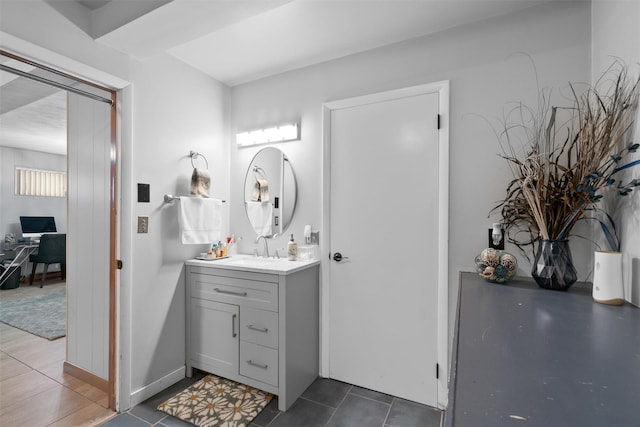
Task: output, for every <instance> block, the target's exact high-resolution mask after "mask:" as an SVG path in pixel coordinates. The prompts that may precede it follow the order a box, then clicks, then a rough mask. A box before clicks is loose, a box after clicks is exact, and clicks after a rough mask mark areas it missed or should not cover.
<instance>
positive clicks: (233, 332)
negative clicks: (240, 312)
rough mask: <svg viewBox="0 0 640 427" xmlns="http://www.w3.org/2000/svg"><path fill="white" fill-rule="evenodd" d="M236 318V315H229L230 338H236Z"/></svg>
mask: <svg viewBox="0 0 640 427" xmlns="http://www.w3.org/2000/svg"><path fill="white" fill-rule="evenodd" d="M236 317H238V316H237V315H236V314H232V315H231V336H232V337H233V338H235V337H237V336H238V334H237V333H236Z"/></svg>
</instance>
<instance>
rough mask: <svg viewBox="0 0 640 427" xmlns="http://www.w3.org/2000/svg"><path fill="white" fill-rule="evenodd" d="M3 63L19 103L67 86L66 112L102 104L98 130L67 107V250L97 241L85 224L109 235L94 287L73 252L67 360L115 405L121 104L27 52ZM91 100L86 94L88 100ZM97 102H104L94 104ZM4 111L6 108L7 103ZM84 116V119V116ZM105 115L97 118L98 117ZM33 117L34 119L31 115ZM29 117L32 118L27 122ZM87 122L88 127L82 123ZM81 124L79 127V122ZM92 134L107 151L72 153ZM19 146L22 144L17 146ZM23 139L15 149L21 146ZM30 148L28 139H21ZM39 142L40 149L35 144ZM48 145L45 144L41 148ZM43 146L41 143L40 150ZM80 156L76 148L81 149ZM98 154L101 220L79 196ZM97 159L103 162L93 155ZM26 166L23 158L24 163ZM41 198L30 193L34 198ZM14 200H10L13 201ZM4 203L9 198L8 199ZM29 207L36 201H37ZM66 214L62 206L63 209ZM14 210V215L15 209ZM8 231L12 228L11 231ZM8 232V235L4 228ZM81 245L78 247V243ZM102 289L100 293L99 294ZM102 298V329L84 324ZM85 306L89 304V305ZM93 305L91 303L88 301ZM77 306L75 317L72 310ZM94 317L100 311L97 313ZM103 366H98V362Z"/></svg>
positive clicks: (5, 56) (70, 369)
mask: <svg viewBox="0 0 640 427" xmlns="http://www.w3.org/2000/svg"><path fill="white" fill-rule="evenodd" d="M0 70H1V72H2V82H1V83H2V87H3V88H4V89H8V88H12V89H13V90H14V93H17V94H21V95H23V96H24V97H23V99H22V100H18V99H15V100H12V101H13V104H14V105H19V104H22V105H27V104H32V103H34V102H35V101H38V100H41V99H48V98H49V97H51V96H53V97H54V98H55V97H58V98H57V101H59V100H60V99H59V98H60V95H59V93H60V91H64V92H63V93H66V94H67V96H66V97H64V96H63V98H64V100H63V102H64V108H65V112H66V111H67V109H68V108H69V109H72V108H74V105H76V107H75V108H76V109H78V108H83V107H78V106H77V105H80V106H82V105H87V104H86V102H89V103H90V105H91V106H92V107H91V108H95V109H96V110H99V113H97V114H94V120H96V119H95V117H98V119H97V120H98V121H99V122H100V123H99V122H98V121H94V122H93V123H94V125H95V126H96V127H98V128H100V131H99V133H100V136H99V137H96V136H95V134H93V133H92V134H91V135H88V134H87V132H86V128H87V127H86V126H84V119H82V120H81V119H78V117H79V116H78V115H77V113H74V112H71V113H68V114H67V124H66V127H67V134H66V139H67V141H68V144H67V147H65V149H64V156H66V157H67V162H66V163H67V169H68V170H67V182H68V186H67V188H68V189H69V192H68V194H67V197H66V200H67V205H68V207H67V209H66V211H65V212H64V214H63V215H64V217H65V223H66V228H65V231H66V234H67V254H68V255H69V254H74V253H79V252H80V251H82V248H85V250H86V247H89V248H93V245H92V244H91V242H89V241H88V239H87V237H86V231H87V230H91V234H92V236H94V240H96V241H103V242H106V243H105V248H104V258H103V259H102V260H98V258H99V256H100V254H97V255H96V257H95V258H96V262H102V263H103V264H104V265H103V268H97V269H96V268H93V267H90V268H89V270H91V271H100V272H101V274H99V275H98V277H92V280H91V282H92V283H97V285H96V288H95V289H91V293H90V294H87V291H86V289H85V288H82V287H81V286H85V287H86V286H87V285H86V283H80V282H81V281H84V282H86V277H87V273H86V272H84V273H83V270H86V269H87V267H86V265H85V264H86V263H85V261H84V260H83V262H82V265H80V264H81V263H80V262H75V263H74V259H73V257H69V256H67V258H69V259H67V272H66V273H67V274H66V276H67V278H66V280H67V284H66V290H67V338H66V339H67V342H66V344H67V348H66V361H65V363H64V371H65V372H67V373H70V374H71V375H73V376H76V377H78V378H80V379H81V380H83V381H84V382H86V383H89V384H91V385H93V386H96V387H97V388H99V389H101V390H103V391H105V392H106V393H107V395H108V407H109V408H111V409H115V408H116V395H115V386H116V340H115V337H116V310H117V300H116V280H117V277H116V270H117V260H116V253H117V252H116V251H117V222H116V221H117V216H116V214H117V199H116V197H117V186H116V184H117V158H116V153H117V146H116V141H117V134H116V133H117V112H116V108H115V105H116V91H115V90H113V89H111V88H108V87H105V86H102V85H99V84H96V83H94V82H90V81H87V80H84V79H81V78H79V77H77V76H73V75H71V74H68V73H65V72H61V71H59V70H56V69H53V68H51V67H47V66H45V65H42V64H39V63H37V62H35V61H32V60H29V59H26V58H23V57H21V56H19V55H16V54H13V53H11V52H8V51H5V50H0ZM4 99H10V98H6V97H4V96H3V107H4V106H7V108H9V107H8V105H9V104H8V103H6V102H4ZM83 100H86V101H83ZM96 106H99V107H96ZM3 112H4V111H3ZM81 122H82V123H81ZM98 123H99V125H98ZM32 124H33V123H32ZM28 126H29V124H27V127H28ZM83 127H84V129H82V128H83ZM79 129H80V130H79ZM89 139H92V140H93V141H92V142H91V143H93V144H97V145H99V146H102V148H103V150H102V154H101V155H100V156H98V157H94V158H90V159H87V158H85V159H84V160H82V159H81V160H82V161H78V159H76V160H72V161H70V159H71V157H70V156H73V155H74V154H73V153H74V152H77V151H78V147H79V146H80V145H81V144H85V141H88V140H89ZM14 148H16V147H14ZM20 148H21V147H20V145H19V144H18V145H17V149H20ZM22 148H24V146H23V147H22ZM32 150H34V149H32ZM43 150H44V149H43V148H41V149H40V151H43ZM36 151H38V150H36ZM75 155H76V156H77V154H75ZM85 161H86V162H89V163H91V162H100V163H101V164H102V166H103V169H104V170H105V171H106V172H105V173H104V174H103V175H104V179H103V181H104V190H105V191H104V192H103V200H100V201H95V200H94V201H93V202H92V204H93V206H94V207H93V209H100V210H102V211H103V212H102V213H103V214H104V218H106V220H105V221H103V222H102V223H100V224H97V223H95V221H94V220H93V216H92V215H80V213H79V212H78V211H80V210H82V211H84V210H85V206H83V205H82V203H83V202H82V199H83V197H78V190H77V189H78V182H79V181H80V180H81V179H82V177H80V176H79V172H78V171H79V169H78V165H81V164H82V163H83V162H85ZM95 164H97V163H95ZM22 166H24V165H22ZM36 203H37V202H35V203H34V202H33V201H32V203H31V204H32V205H33V204H36ZM7 205H8V204H7ZM3 206H5V200H3ZM30 208H32V209H36V208H34V207H33V206H31V207H30ZM61 215H62V214H61ZM14 216H15V215H14ZM10 220H11V218H5V217H4V216H0V226H2V227H4V228H5V229H7V227H10V226H9V225H8V224H10V223H13V222H11V221H10ZM5 233H6V232H5ZM5 233H3V235H4V234H5ZM74 248H75V249H74ZM100 296H104V298H102V300H101V301H100V299H99V297H100ZM96 301H98V304H100V306H101V307H103V309H102V310H98V313H100V314H102V317H103V318H102V319H99V320H98V321H94V322H91V323H93V324H97V325H99V326H98V327H99V328H101V330H99V331H96V330H86V328H85V327H84V326H82V324H83V323H84V321H85V320H86V319H85V318H83V316H85V317H86V316H92V315H93V316H95V314H94V313H95V312H96V310H95V307H94V306H92V304H96ZM83 307H85V308H83ZM86 307H88V310H87V309H86ZM70 314H73V318H70V317H69V316H70ZM94 320H95V319H94ZM88 335H91V336H94V335H95V336H98V338H97V339H98V340H100V341H101V343H96V342H95V341H89V342H87V341H86V340H85V339H84V337H85V336H88ZM87 345H88V346H91V347H92V348H91V349H88V351H86V352H83V346H87ZM96 348H98V349H101V350H102V352H103V354H102V355H100V356H99V357H100V358H101V359H102V361H98V362H97V363H96V362H94V361H93V360H90V359H88V358H87V357H84V356H83V353H91V352H95V349H96ZM101 364H102V365H103V366H100V365H101Z"/></svg>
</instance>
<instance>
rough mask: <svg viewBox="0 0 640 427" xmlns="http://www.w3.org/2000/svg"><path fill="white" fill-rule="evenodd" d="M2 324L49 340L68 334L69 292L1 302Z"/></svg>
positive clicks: (62, 290)
mask: <svg viewBox="0 0 640 427" xmlns="http://www.w3.org/2000/svg"><path fill="white" fill-rule="evenodd" d="M0 322H2V323H6V324H7V325H10V326H13V327H15V328H18V329H22V330H23V331H27V332H29V333H30V334H34V335H37V336H39V337H42V338H46V339H48V340H55V339H57V338H61V337H64V336H65V335H66V334H67V291H66V289H60V290H59V291H53V292H50V293H48V294H44V295H37V296H33V297H26V298H19V299H14V300H9V301H0Z"/></svg>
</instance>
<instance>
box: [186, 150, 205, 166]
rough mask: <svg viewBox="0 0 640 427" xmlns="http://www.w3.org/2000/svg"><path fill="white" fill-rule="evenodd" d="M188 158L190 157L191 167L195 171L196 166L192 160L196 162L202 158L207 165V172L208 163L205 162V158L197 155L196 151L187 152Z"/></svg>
mask: <svg viewBox="0 0 640 427" xmlns="http://www.w3.org/2000/svg"><path fill="white" fill-rule="evenodd" d="M189 157H191V166H192V167H193V168H194V169H196V165H195V164H194V163H193V161H194V160H196V159H197V158H198V157H202V160H204V163H205V164H206V165H207V170H208V169H209V162H208V161H207V158H206V157H205V156H204V155H202V154H200V153H198V152H197V151H193V150H191V151H189Z"/></svg>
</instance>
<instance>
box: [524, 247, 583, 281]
mask: <svg viewBox="0 0 640 427" xmlns="http://www.w3.org/2000/svg"><path fill="white" fill-rule="evenodd" d="M531 275H532V276H533V278H534V280H535V281H536V283H537V284H538V286H540V287H541V288H544V289H553V290H558V291H566V290H567V289H569V288H570V287H571V285H573V284H574V283H575V282H576V280H578V276H577V274H576V269H575V267H574V266H573V259H572V258H571V250H570V249H569V241H568V240H538V242H537V248H536V251H535V257H534V260H533V267H532V269H531Z"/></svg>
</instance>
